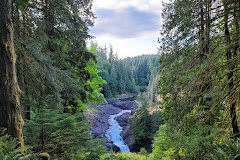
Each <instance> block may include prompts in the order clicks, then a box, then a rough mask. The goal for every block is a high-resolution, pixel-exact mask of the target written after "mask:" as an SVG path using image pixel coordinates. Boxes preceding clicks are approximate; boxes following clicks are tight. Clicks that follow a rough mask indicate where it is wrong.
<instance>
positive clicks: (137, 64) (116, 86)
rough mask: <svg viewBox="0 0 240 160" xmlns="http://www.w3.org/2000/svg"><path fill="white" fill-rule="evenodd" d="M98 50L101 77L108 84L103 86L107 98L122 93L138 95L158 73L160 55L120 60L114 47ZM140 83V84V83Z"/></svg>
mask: <svg viewBox="0 0 240 160" xmlns="http://www.w3.org/2000/svg"><path fill="white" fill-rule="evenodd" d="M91 47H95V48H96V52H95V53H96V54H97V56H98V65H99V69H100V70H101V72H100V73H99V75H100V76H101V77H102V78H103V79H104V80H105V81H106V82H107V84H104V85H102V88H103V90H102V93H103V94H104V96H105V97H106V98H112V97H116V96H117V95H119V94H122V93H127V92H130V93H138V92H139V90H140V91H141V92H143V91H145V90H146V88H147V85H148V82H149V80H150V78H151V77H153V76H154V75H155V74H156V72H157V66H158V61H157V60H158V58H159V56H158V55H144V56H138V57H133V58H124V59H119V58H118V56H117V55H116V54H114V53H113V47H112V46H111V45H110V47H109V50H107V48H106V47H105V48H102V47H100V46H98V47H97V44H94V43H92V44H91ZM138 81H139V82H138Z"/></svg>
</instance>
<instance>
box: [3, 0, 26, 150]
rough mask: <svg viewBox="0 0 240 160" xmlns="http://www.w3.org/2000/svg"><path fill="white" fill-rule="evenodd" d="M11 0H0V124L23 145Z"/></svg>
mask: <svg viewBox="0 0 240 160" xmlns="http://www.w3.org/2000/svg"><path fill="white" fill-rule="evenodd" d="M12 8H13V6H12V0H1V1H0V15H1V16H0V118H1V119H0V126H1V127H6V128H7V130H8V133H9V134H10V135H11V136H13V137H15V138H17V139H18V142H19V146H20V147H23V146H24V144H23V134H22V126H23V119H22V115H21V108H20V100H19V94H20V89H19V86H18V82H17V75H16V66H15V64H16V59H17V57H16V54H15V50H14V40H13V22H12V12H13V10H12Z"/></svg>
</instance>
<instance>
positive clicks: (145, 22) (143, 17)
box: [90, 0, 162, 58]
mask: <svg viewBox="0 0 240 160" xmlns="http://www.w3.org/2000/svg"><path fill="white" fill-rule="evenodd" d="M161 9H162V4H161V0H121V1H119V0H94V1H93V10H94V12H95V14H96V17H97V19H96V20H95V25H94V27H92V28H90V34H91V35H93V36H95V37H96V39H95V41H97V42H98V44H99V45H100V46H104V45H107V46H108V45H109V44H112V46H113V49H114V53H117V54H118V55H119V57H121V58H123V57H128V56H137V55H141V54H156V53H157V47H158V46H159V44H158V43H157V39H158V37H159V30H160V28H161V22H162V21H161V19H160V16H161Z"/></svg>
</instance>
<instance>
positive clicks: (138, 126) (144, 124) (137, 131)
mask: <svg viewBox="0 0 240 160" xmlns="http://www.w3.org/2000/svg"><path fill="white" fill-rule="evenodd" d="M138 100H141V106H139V107H138V108H137V109H136V110H135V113H134V115H133V117H132V118H131V119H130V126H131V130H132V135H133V137H134V139H135V141H136V143H137V144H138V145H140V146H141V147H144V148H147V149H148V150H149V145H151V141H152V139H153V136H154V134H155V133H156V131H157V130H158V128H159V125H161V124H162V121H161V112H158V111H157V112H153V114H152V115H150V114H149V111H148V100H147V97H141V98H138ZM149 142H150V143H149Z"/></svg>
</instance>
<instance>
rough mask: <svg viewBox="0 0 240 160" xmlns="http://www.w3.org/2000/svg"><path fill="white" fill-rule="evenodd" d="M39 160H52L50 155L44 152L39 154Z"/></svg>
mask: <svg viewBox="0 0 240 160" xmlns="http://www.w3.org/2000/svg"><path fill="white" fill-rule="evenodd" d="M39 158H40V159H41V160H50V155H49V154H48V153H47V152H43V153H40V154H39Z"/></svg>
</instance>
